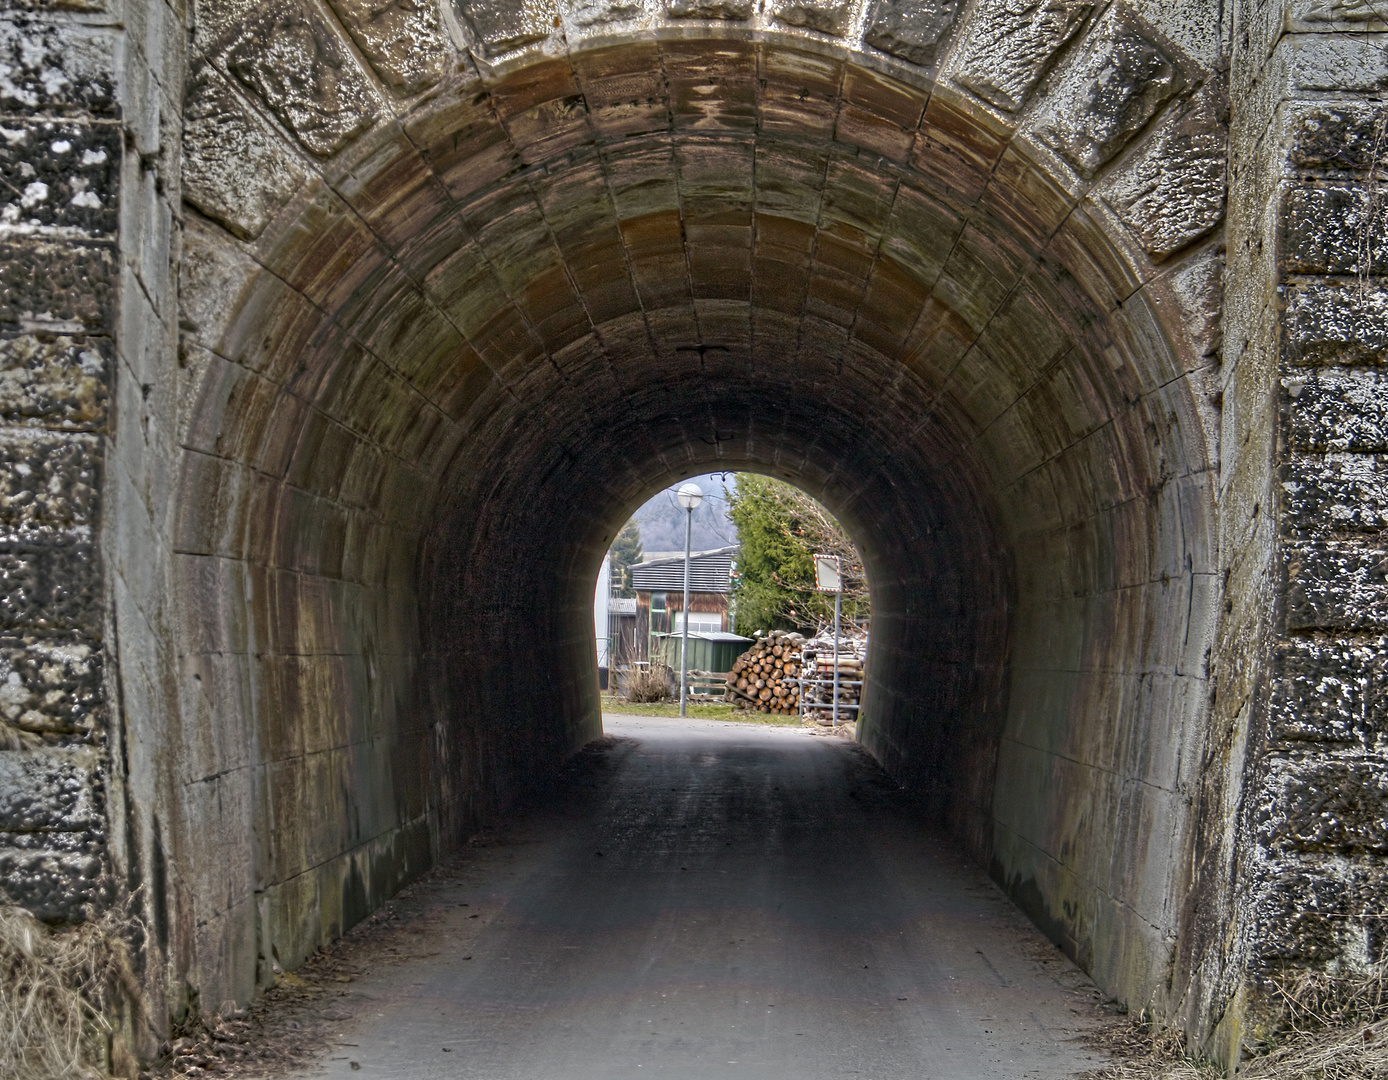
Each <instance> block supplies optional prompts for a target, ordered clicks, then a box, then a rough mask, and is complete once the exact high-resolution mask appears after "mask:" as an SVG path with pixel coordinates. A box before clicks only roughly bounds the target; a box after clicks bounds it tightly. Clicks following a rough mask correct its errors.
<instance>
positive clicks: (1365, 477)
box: [1280, 452, 1388, 537]
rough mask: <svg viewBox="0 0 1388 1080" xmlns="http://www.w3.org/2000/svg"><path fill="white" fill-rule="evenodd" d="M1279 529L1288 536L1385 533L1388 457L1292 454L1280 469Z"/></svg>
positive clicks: (1387, 517)
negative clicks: (1280, 507)
mask: <svg viewBox="0 0 1388 1080" xmlns="http://www.w3.org/2000/svg"><path fill="white" fill-rule="evenodd" d="M1280 474H1281V475H1280V482H1281V485H1282V491H1283V495H1284V498H1283V503H1282V506H1283V516H1282V526H1283V528H1284V529H1285V530H1286V531H1287V532H1288V533H1289V534H1290V535H1293V536H1299V537H1312V536H1330V535H1336V534H1343V533H1355V532H1378V531H1379V530H1381V529H1384V528H1388V456H1385V455H1382V454H1354V453H1342V452H1334V453H1328V454H1314V453H1313V454H1306V453H1297V454H1292V455H1291V456H1290V458H1289V459H1288V460H1287V461H1286V462H1285V463H1284V464H1283V465H1282V467H1281V470H1280Z"/></svg>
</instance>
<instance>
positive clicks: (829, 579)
mask: <svg viewBox="0 0 1388 1080" xmlns="http://www.w3.org/2000/svg"><path fill="white" fill-rule="evenodd" d="M814 587H815V588H816V589H817V590H818V591H819V592H827V593H838V592H843V574H842V573H841V571H840V568H839V557H838V556H837V555H816V556H815V557H814Z"/></svg>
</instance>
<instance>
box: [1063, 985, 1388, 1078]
mask: <svg viewBox="0 0 1388 1080" xmlns="http://www.w3.org/2000/svg"><path fill="white" fill-rule="evenodd" d="M1265 989H1266V990H1268V991H1270V995H1271V997H1272V998H1273V999H1274V1000H1275V1001H1276V1002H1277V1004H1278V1005H1279V1006H1280V1009H1281V1014H1282V1015H1281V1023H1280V1025H1279V1026H1278V1030H1277V1032H1276V1034H1275V1035H1274V1036H1273V1037H1272V1038H1271V1039H1270V1040H1269V1042H1268V1043H1267V1044H1266V1045H1263V1046H1260V1047H1258V1048H1257V1051H1256V1052H1255V1053H1253V1055H1252V1056H1250V1057H1248V1058H1246V1059H1245V1060H1244V1061H1242V1062H1240V1063H1239V1067H1238V1075H1239V1077H1240V1078H1241V1080H1242V1078H1243V1077H1247V1078H1248V1080H1388V970H1386V969H1385V968H1383V967H1375V968H1373V969H1372V970H1370V971H1367V972H1352V973H1337V974H1329V973H1326V972H1317V971H1309V972H1300V973H1296V972H1293V973H1290V974H1288V975H1284V976H1280V977H1275V978H1273V979H1270V980H1269V981H1268V983H1267V985H1266V987H1265ZM1094 1045H1095V1046H1096V1048H1103V1049H1107V1050H1108V1051H1109V1052H1110V1053H1113V1054H1114V1055H1115V1056H1116V1057H1118V1058H1122V1059H1125V1060H1120V1061H1115V1062H1114V1063H1113V1064H1111V1065H1107V1066H1105V1067H1104V1068H1102V1069H1098V1070H1096V1071H1095V1072H1092V1073H1088V1074H1086V1075H1087V1076H1088V1077H1089V1078H1090V1080H1224V1077H1226V1076H1227V1075H1228V1072H1227V1070H1225V1069H1223V1068H1219V1067H1217V1066H1215V1065H1214V1064H1212V1063H1211V1062H1208V1061H1204V1060H1199V1059H1194V1058H1191V1057H1189V1056H1187V1054H1186V1048H1185V1045H1184V1040H1183V1039H1182V1038H1181V1037H1180V1036H1179V1035H1178V1034H1177V1033H1176V1032H1174V1031H1170V1030H1163V1029H1161V1028H1160V1027H1157V1026H1156V1025H1151V1024H1147V1023H1144V1022H1143V1020H1142V1019H1138V1020H1135V1021H1132V1022H1131V1023H1129V1024H1127V1025H1124V1026H1122V1027H1119V1028H1115V1029H1111V1030H1110V1032H1108V1033H1107V1035H1106V1036H1101V1037H1100V1039H1099V1040H1096V1041H1095V1043H1094Z"/></svg>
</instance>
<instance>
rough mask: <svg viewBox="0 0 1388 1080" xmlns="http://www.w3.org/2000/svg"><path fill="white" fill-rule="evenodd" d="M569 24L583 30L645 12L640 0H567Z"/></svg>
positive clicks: (631, 17) (566, 8)
mask: <svg viewBox="0 0 1388 1080" xmlns="http://www.w3.org/2000/svg"><path fill="white" fill-rule="evenodd" d="M565 11H566V14H567V16H568V19H569V21H570V22H572V23H573V24H574V25H576V26H581V27H584V28H587V27H590V26H602V25H605V24H607V23H616V22H622V21H623V20H625V19H634V18H636V17H637V16H638V15H640V14H642V13H643V12H644V11H645V8H644V7H642V5H641V2H640V0H568V3H567V4H566V7H565Z"/></svg>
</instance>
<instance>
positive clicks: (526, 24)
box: [460, 0, 559, 56]
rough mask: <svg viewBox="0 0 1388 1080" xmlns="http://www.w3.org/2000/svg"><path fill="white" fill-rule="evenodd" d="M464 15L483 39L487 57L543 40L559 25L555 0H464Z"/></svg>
mask: <svg viewBox="0 0 1388 1080" xmlns="http://www.w3.org/2000/svg"><path fill="white" fill-rule="evenodd" d="M460 4H461V7H462V9H463V15H464V16H465V17H466V18H467V21H468V24H469V25H470V26H471V27H472V31H473V33H475V34H476V35H477V37H478V38H480V39H481V44H482V52H483V54H484V55H486V56H496V55H498V54H499V53H504V52H508V51H510V50H511V49H518V48H520V47H521V46H522V45H529V44H531V43H532V42H535V41H543V40H544V39H545V38H547V37H549V35H550V34H552V33H553V32H554V31H555V30H556V29H557V28H558V26H559V9H558V8H557V7H556V6H555V4H554V0H538V2H536V3H530V4H522V3H517V2H516V0H460Z"/></svg>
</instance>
